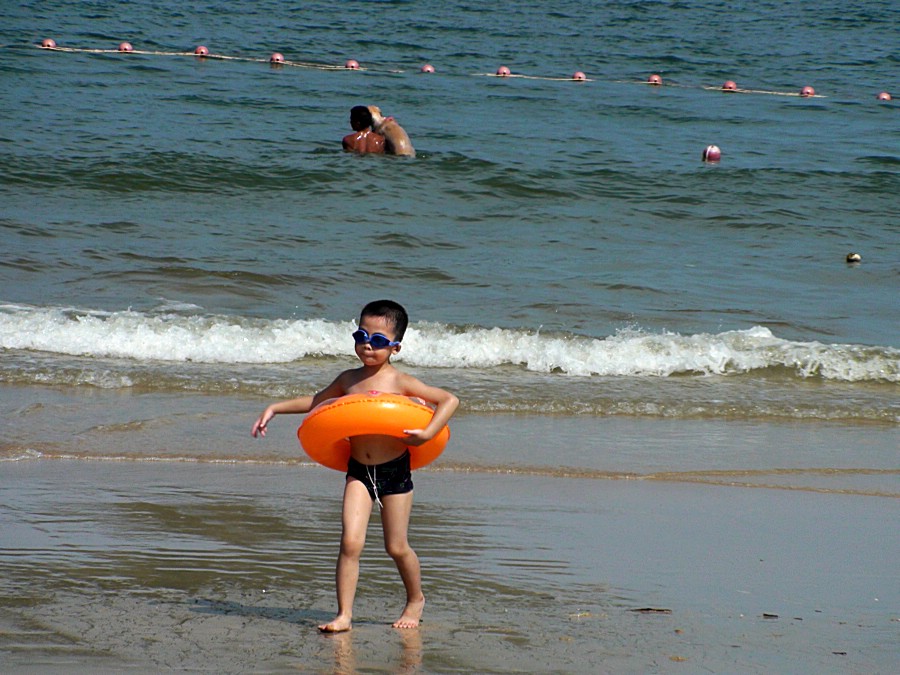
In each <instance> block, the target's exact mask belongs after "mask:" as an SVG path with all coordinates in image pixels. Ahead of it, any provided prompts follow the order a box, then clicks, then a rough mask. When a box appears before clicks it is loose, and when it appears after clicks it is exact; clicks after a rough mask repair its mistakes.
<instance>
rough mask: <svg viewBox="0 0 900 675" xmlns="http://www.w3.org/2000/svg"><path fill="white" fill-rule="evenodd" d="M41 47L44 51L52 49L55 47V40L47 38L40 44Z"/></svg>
mask: <svg viewBox="0 0 900 675" xmlns="http://www.w3.org/2000/svg"><path fill="white" fill-rule="evenodd" d="M41 47H43V48H44V49H54V48H55V47H56V40H51V39H50V38H47V39H46V40H44V41H43V42H41Z"/></svg>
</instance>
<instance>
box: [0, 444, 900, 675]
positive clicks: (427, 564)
mask: <svg viewBox="0 0 900 675" xmlns="http://www.w3.org/2000/svg"><path fill="white" fill-rule="evenodd" d="M340 481H341V479H340V476H339V475H338V474H336V473H335V472H332V471H328V470H326V469H322V468H318V467H315V466H309V465H294V466H290V465H277V464H274V465H273V464H267V463H244V464H230V465H229V464H213V463H207V462H203V461H200V462H174V461H153V462H137V461H121V460H120V461H104V460H96V459H95V460H62V459H59V460H46V459H42V460H34V461H19V462H5V463H4V465H3V479H2V483H0V485H2V505H3V506H2V511H0V513H2V523H0V524H2V527H0V567H2V579H3V581H2V610H0V622H2V623H0V625H2V631H0V653H2V654H3V661H4V664H5V666H4V668H5V669H9V670H10V671H15V672H69V673H71V672H103V671H105V672H112V671H123V670H131V671H134V672H149V671H199V672H251V671H252V672H285V671H290V672H308V673H325V672H342V673H354V672H422V673H431V672H434V673H441V672H480V673H513V672H546V673H596V672H608V673H624V672H628V673H647V672H661V673H669V672H719V673H723V672H759V673H763V672H767V673H768V672H819V673H832V672H833V673H851V672H852V673H888V672H894V671H895V667H896V663H897V644H898V642H897V640H898V634H900V613H898V611H897V608H898V606H900V605H898V601H900V596H898V589H900V584H898V583H897V582H898V574H897V567H896V560H897V559H898V554H900V548H898V541H897V537H896V531H897V523H898V518H897V515H898V508H897V501H896V499H894V498H885V497H868V496H861V495H846V494H822V493H820V492H815V491H807V490H784V489H765V488H746V487H729V486H722V485H702V484H694V483H680V482H669V481H657V480H646V479H631V480H629V479H613V478H607V479H598V478H561V477H554V476H545V475H529V474H517V473H506V474H502V473H495V472H490V471H480V472H479V471H466V470H448V469H443V470H441V469H440V468H439V465H438V467H436V468H435V470H423V471H420V472H418V473H417V474H416V486H417V487H416V494H417V503H416V507H415V509H414V513H413V522H412V525H411V528H412V542H413V545H414V546H415V547H416V549H417V550H418V552H419V555H420V557H421V559H422V565H423V575H424V582H425V587H426V594H427V597H428V606H427V609H426V614H425V620H424V623H423V625H422V627H421V628H420V629H419V630H418V631H396V630H394V629H392V628H391V627H390V622H391V621H392V620H393V619H394V618H396V617H395V616H394V614H396V613H397V612H398V611H399V609H400V607H401V604H400V603H401V600H402V586H401V585H400V583H399V580H398V579H397V575H396V572H395V570H394V569H393V567H392V564H391V562H390V559H389V558H388V557H387V556H386V554H384V552H383V551H382V550H381V545H382V544H381V534H380V528H379V527H378V524H377V516H376V517H375V518H374V519H373V520H375V521H376V522H373V523H372V526H371V527H370V538H369V543H368V547H367V551H366V554H365V555H364V559H363V568H362V579H361V584H360V593H359V596H358V599H357V606H356V616H355V626H354V629H353V631H352V632H351V633H349V634H344V635H339V636H324V635H320V634H319V633H318V631H317V630H316V628H315V626H316V624H317V623H319V622H321V621H323V620H327V619H329V618H330V617H331V615H332V612H333V611H334V599H333V582H332V576H333V558H334V554H335V551H336V542H337V536H338V527H339V525H338V513H339V507H340V502H339V499H340V488H339V485H340Z"/></svg>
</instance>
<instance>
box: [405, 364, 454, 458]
mask: <svg viewBox="0 0 900 675" xmlns="http://www.w3.org/2000/svg"><path fill="white" fill-rule="evenodd" d="M404 385H406V387H405V388H406V395H407V396H417V397H418V398H422V399H425V400H426V401H428V402H429V403H433V404H434V405H435V408H434V414H433V415H432V416H431V421H430V422H429V423H428V426H426V427H425V428H424V429H404V430H403V433H404V434H407V435H408V436H410V437H411V438H410V439H407V440H408V442H409V445H420V444H422V443H425V442H426V441H430V440H431V439H432V438H434V437H435V436H437V435H438V433H439V432H440V430H441V429H443V428H444V427H445V426H446V425H447V422H449V421H450V418H451V417H453V413H455V412H456V408H457V407H459V399H458V398H457V397H456V396H455V395H453V394H451V393H450V392H449V391H447V390H445V389H441V388H440V387H432V386H430V385H427V384H425V383H424V382H421V381H419V380H418V379H416V378H414V377H410V378H409V379H408V381H406V382H404Z"/></svg>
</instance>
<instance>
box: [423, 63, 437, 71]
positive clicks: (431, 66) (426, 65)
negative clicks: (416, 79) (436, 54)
mask: <svg viewBox="0 0 900 675" xmlns="http://www.w3.org/2000/svg"><path fill="white" fill-rule="evenodd" d="M422 72H423V73H433V72H434V66H433V65H431V64H430V63H426V64H425V65H424V66H422Z"/></svg>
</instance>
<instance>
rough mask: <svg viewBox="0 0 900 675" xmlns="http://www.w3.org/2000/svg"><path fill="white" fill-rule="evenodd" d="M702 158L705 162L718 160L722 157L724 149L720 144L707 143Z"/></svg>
mask: <svg viewBox="0 0 900 675" xmlns="http://www.w3.org/2000/svg"><path fill="white" fill-rule="evenodd" d="M702 158H703V161H704V162H718V161H719V160H720V159H722V151H721V150H720V149H719V146H718V145H707V146H706V147H705V148H703V155H702Z"/></svg>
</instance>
